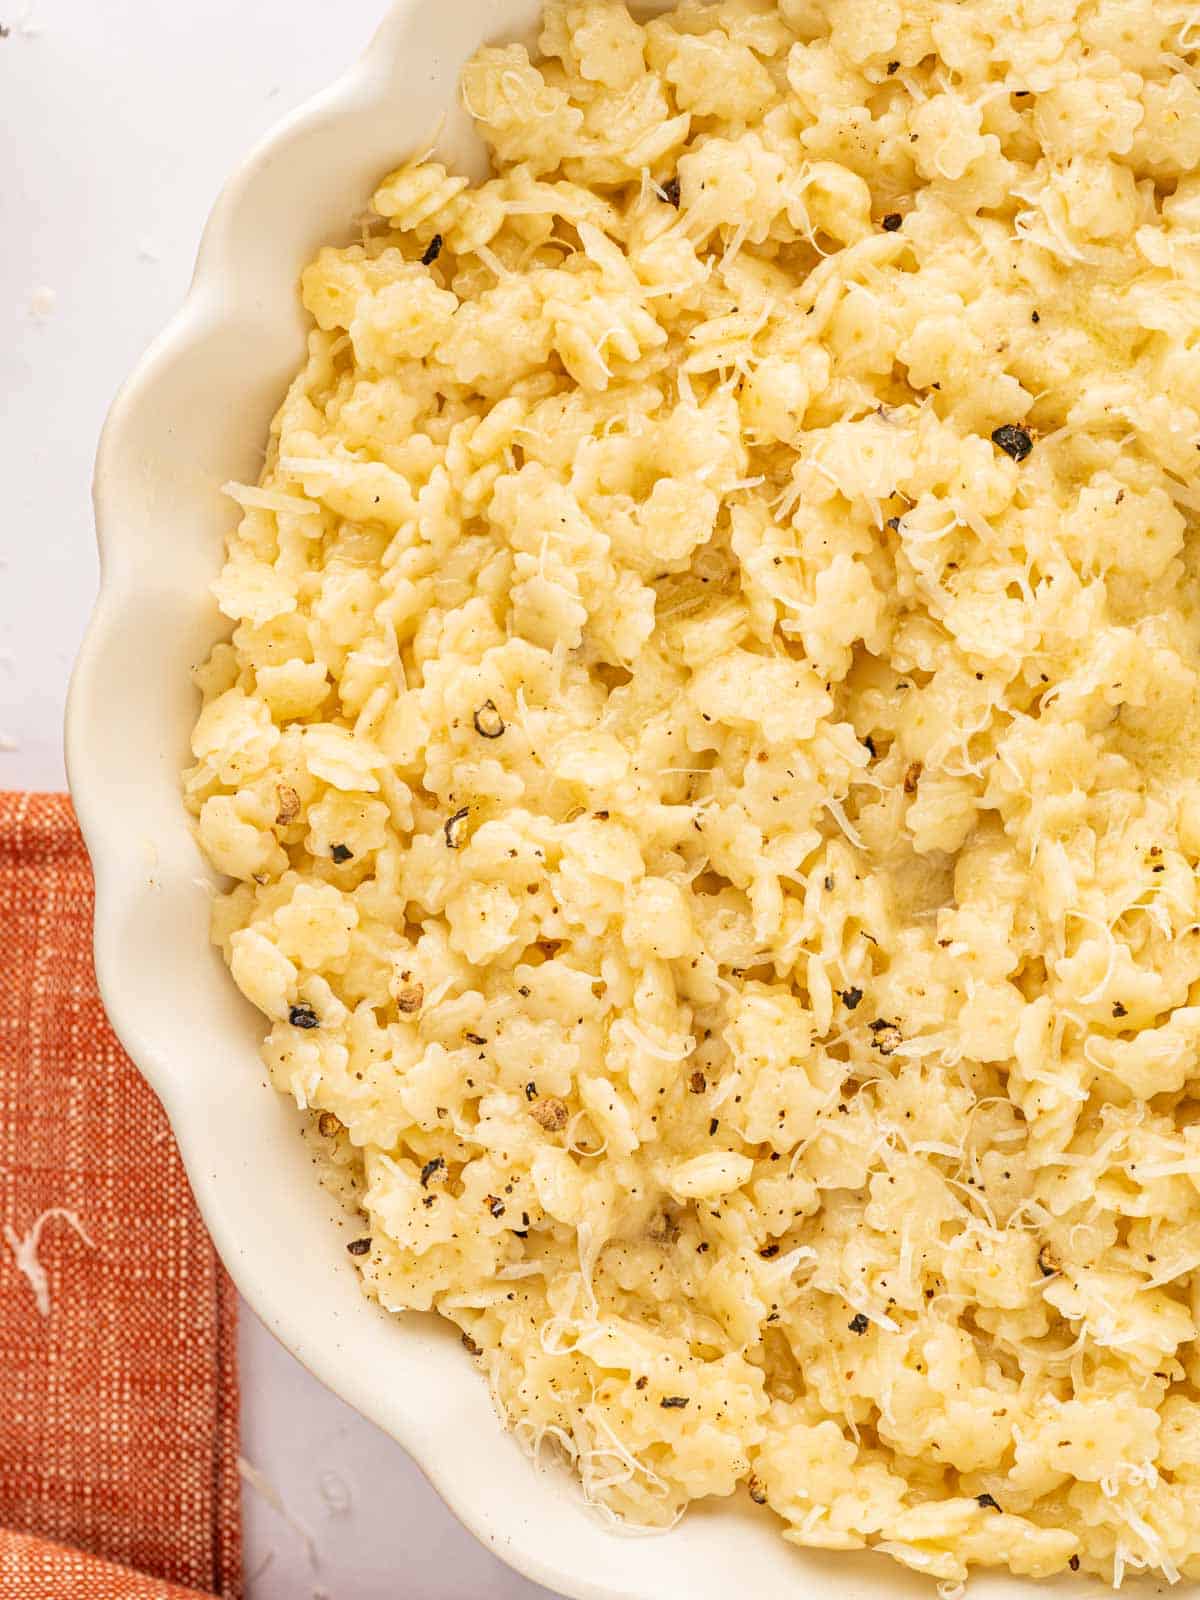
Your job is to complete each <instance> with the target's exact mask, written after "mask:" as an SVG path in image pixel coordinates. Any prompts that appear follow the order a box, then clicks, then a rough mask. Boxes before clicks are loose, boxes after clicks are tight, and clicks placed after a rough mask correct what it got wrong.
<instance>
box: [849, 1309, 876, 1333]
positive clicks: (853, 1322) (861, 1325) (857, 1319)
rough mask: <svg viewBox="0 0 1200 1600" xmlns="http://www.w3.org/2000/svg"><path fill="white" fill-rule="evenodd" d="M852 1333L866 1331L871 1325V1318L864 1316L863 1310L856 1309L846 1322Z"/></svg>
mask: <svg viewBox="0 0 1200 1600" xmlns="http://www.w3.org/2000/svg"><path fill="white" fill-rule="evenodd" d="M846 1326H847V1327H848V1328H849V1329H850V1332H851V1333H866V1331H867V1329H868V1328H869V1327H870V1326H871V1323H870V1320H869V1319H868V1318H867V1317H864V1316H863V1314H862V1312H861V1311H856V1312H855V1313H854V1315H853V1316H852V1317H851V1318H850V1321H849V1322H848V1323H847V1324H846Z"/></svg>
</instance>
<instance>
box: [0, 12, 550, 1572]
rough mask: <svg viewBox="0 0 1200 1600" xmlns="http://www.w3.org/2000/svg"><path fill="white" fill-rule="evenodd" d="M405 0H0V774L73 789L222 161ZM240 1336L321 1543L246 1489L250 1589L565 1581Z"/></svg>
mask: <svg viewBox="0 0 1200 1600" xmlns="http://www.w3.org/2000/svg"><path fill="white" fill-rule="evenodd" d="M444 3H447V4H452V3H453V0H444ZM383 10H384V0H339V3H337V4H329V3H328V0H34V3H33V4H32V5H30V4H29V0H0V24H2V25H4V26H6V27H7V28H8V29H9V35H8V37H7V38H0V173H2V177H0V486H2V489H3V500H2V502H0V504H2V508H3V509H2V510H0V788H9V789H37V788H41V789H60V788H63V787H65V781H66V780H65V774H64V772H63V765H62V753H61V725H62V711H63V700H64V695H65V692H66V686H67V678H68V675H69V672H70V666H71V661H72V659H73V656H74V653H75V649H76V647H77V644H78V642H79V638H80V635H81V633H82V630H83V626H84V623H85V621H86V618H87V614H88V610H89V608H90V606H91V603H92V598H93V595H94V592H95V586H96V558H95V553H94V546H93V535H92V520H91V506H90V502H89V480H90V475H91V466H92V457H93V454H94V451H95V445H96V438H97V435H98V433H99V429H100V425H101V422H102V421H103V418H104V414H105V412H106V410H107V408H108V405H109V402H110V400H111V398H112V396H113V393H114V392H115V390H116V388H117V386H118V385H119V383H120V382H121V380H122V379H123V378H124V376H125V375H126V373H127V372H128V371H129V370H130V368H131V367H132V366H133V364H134V362H135V361H136V360H137V357H138V356H139V355H140V353H141V351H142V350H143V348H144V347H145V346H146V344H147V343H148V342H149V341H150V339H151V338H152V337H153V336H154V335H155V334H156V333H157V332H158V330H159V329H160V328H161V327H162V326H163V324H164V323H165V322H166V320H167V318H168V317H169V316H170V314H171V312H172V311H173V310H174V308H175V306H176V305H177V304H178V302H179V301H180V299H181V298H182V296H183V294H184V291H185V289H186V287H187V283H188V279H189V277H190V274H191V265H192V260H193V257H194V255H195V250H196V245H197V242H198V239H199V235H200V230H201V227H202V226H203V223H204V219H205V217H206V215H207V213H208V210H209V207H210V205H211V203H212V201H213V199H214V198H215V196H216V194H217V191H218V189H219V188H220V186H221V183H222V182H223V180H224V178H225V177H226V176H227V175H228V173H229V172H230V171H231V170H232V168H233V167H234V166H235V165H236V163H237V161H238V159H239V158H240V156H241V155H242V154H243V153H244V152H245V151H246V150H247V149H248V148H249V146H250V145H251V144H253V143H254V142H255V141H256V140H257V138H258V137H259V135H260V134H261V133H263V132H264V131H265V130H266V129H267V128H268V127H269V126H270V125H271V124H272V123H273V122H274V121H276V120H277V119H278V118H279V117H280V116H281V115H282V114H283V113H284V112H285V111H286V110H288V109H290V108H291V107H292V106H294V105H296V104H298V103H299V102H300V101H301V100H303V99H304V98H306V97H307V96H308V95H309V94H310V93H312V92H313V91H315V90H317V89H319V88H321V87H322V86H323V85H324V84H325V83H327V82H329V81H330V80H331V79H332V78H333V77H334V76H335V75H336V74H337V73H338V72H339V71H340V70H341V69H342V67H343V66H344V65H346V64H347V63H348V62H349V61H350V60H351V59H352V58H353V57H354V56H355V55H357V54H358V52H359V51H360V49H361V48H362V47H363V46H364V45H365V43H366V42H367V40H368V38H369V36H370V34H371V33H372V32H373V30H374V27H375V25H376V23H377V22H378V21H379V19H380V17H381V15H382V13H383ZM397 153H398V155H400V154H404V153H405V152H403V151H398V152H397ZM163 533H164V537H168V538H169V537H170V529H169V528H165V529H164V530H163ZM241 1351H242V1389H243V1396H244V1398H243V1436H242V1448H243V1452H244V1454H245V1455H246V1457H247V1458H248V1459H249V1460H250V1461H251V1462H252V1463H253V1464H254V1465H255V1466H256V1467H258V1468H259V1469H261V1470H262V1471H263V1472H264V1473H265V1474H266V1475H267V1477H268V1478H269V1479H270V1480H271V1482H272V1483H273V1484H274V1485H275V1486H276V1487H277V1489H278V1491H279V1493H280V1494H281V1495H282V1498H283V1500H284V1502H285V1504H286V1506H287V1508H288V1510H289V1512H290V1513H291V1515H292V1516H293V1518H294V1519H295V1520H296V1522H298V1523H300V1524H302V1525H303V1526H304V1527H305V1528H306V1529H307V1530H308V1531H309V1532H310V1533H311V1535H312V1540H313V1546H314V1549H315V1552H316V1557H317V1561H316V1565H315V1566H314V1565H312V1564H311V1563H310V1560H309V1557H308V1555H307V1554H306V1550H305V1545H304V1541H303V1539H302V1537H301V1536H300V1535H299V1534H298V1533H297V1532H296V1531H295V1530H294V1529H293V1528H291V1527H289V1525H288V1524H287V1522H285V1521H284V1520H283V1519H282V1518H281V1517H280V1516H279V1515H278V1514H277V1513H276V1512H275V1511H274V1510H273V1509H271V1507H270V1506H269V1505H267V1504H265V1503H264V1501H263V1500H262V1498H261V1497H259V1496H258V1495H256V1494H254V1493H247V1494H246V1496H245V1512H246V1568H247V1572H248V1574H250V1575H251V1576H252V1580H253V1581H252V1582H251V1584H250V1596H251V1600H309V1597H318V1596H319V1597H328V1600H391V1597H393V1596H394V1597H404V1600H482V1597H485V1596H486V1597H488V1600H532V1597H535V1596H539V1595H544V1594H545V1591H544V1590H541V1589H538V1588H536V1587H535V1586H534V1585H532V1584H529V1583H526V1582H524V1581H523V1580H522V1579H520V1578H518V1577H517V1576H516V1575H515V1574H513V1573H511V1572H509V1571H508V1570H507V1569H506V1568H504V1567H503V1566H501V1565H500V1563H499V1562H498V1561H496V1559H495V1558H494V1557H493V1556H491V1555H490V1554H489V1553H488V1552H486V1551H485V1550H483V1549H482V1548H481V1547H480V1546H479V1545H477V1544H476V1543H475V1541H474V1540H473V1539H472V1538H471V1537H470V1535H469V1534H467V1533H465V1532H464V1531H463V1530H462V1529H461V1528H460V1527H459V1526H458V1524H457V1523H456V1522H455V1521H454V1519H453V1518H452V1517H451V1516H450V1514H449V1512H448V1511H446V1509H445V1508H444V1507H443V1505H442V1504H441V1502H440V1500H438V1499H437V1497H436V1496H435V1495H434V1493H433V1491H432V1490H431V1489H430V1488H429V1487H428V1485H427V1484H426V1483H425V1481H424V1479H423V1478H422V1477H421V1476H420V1474H419V1473H418V1471H417V1469H416V1468H415V1467H414V1466H413V1465H412V1463H411V1462H410V1461H409V1460H408V1459H407V1457H406V1456H405V1455H404V1454H403V1453H402V1452H401V1450H400V1449H399V1447H398V1446H396V1445H395V1444H393V1443H392V1442H391V1441H390V1440H388V1439H386V1438H384V1436H383V1435H382V1434H381V1433H379V1432H378V1430H376V1429H375V1428H374V1427H372V1426H371V1425H370V1424H368V1423H366V1422H364V1421H362V1419H361V1418H359V1417H357V1416H356V1415H355V1414H354V1413H352V1412H350V1411H349V1410H348V1409H347V1408H346V1407H345V1406H344V1405H342V1404H341V1402H340V1401H338V1400H335V1399H334V1398H333V1396H332V1395H330V1394H328V1393H327V1392H326V1391H325V1390H323V1389H321V1388H320V1387H319V1386H318V1385H317V1384H316V1383H315V1382H314V1381H313V1380H312V1379H310V1378H309V1377H308V1376H307V1374H306V1373H304V1372H303V1371H302V1370H301V1368H300V1367H299V1366H298V1365H297V1364H296V1363H295V1362H294V1361H293V1360H292V1359H291V1357H290V1356H288V1355H287V1354H286V1353H285V1352H284V1351H283V1350H282V1349H280V1348H279V1347H278V1346H277V1345H276V1344H275V1343H274V1341H273V1340H272V1339H271V1338H270V1337H269V1336H268V1335H267V1334H266V1333H265V1332H264V1331H263V1330H262V1329H261V1327H260V1326H259V1325H258V1324H257V1323H256V1322H255V1320H254V1318H253V1316H252V1314H251V1313H250V1312H249V1311H244V1313H243V1319H242V1332H241ZM331 1501H332V1502H334V1503H336V1504H338V1505H341V1504H342V1503H344V1502H347V1501H348V1506H347V1507H346V1509H341V1510H335V1509H334V1508H333V1506H332V1505H331V1503H330V1502H331ZM255 1574H257V1576H255Z"/></svg>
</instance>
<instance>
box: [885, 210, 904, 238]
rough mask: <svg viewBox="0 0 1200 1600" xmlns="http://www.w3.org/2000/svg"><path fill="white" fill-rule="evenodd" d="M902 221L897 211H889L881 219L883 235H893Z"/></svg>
mask: <svg viewBox="0 0 1200 1600" xmlns="http://www.w3.org/2000/svg"><path fill="white" fill-rule="evenodd" d="M903 221H904V218H903V217H902V216H901V215H900V213H899V212H898V211H889V212H888V214H887V216H886V217H884V219H883V231H884V233H895V232H896V230H897V229H898V228H899V226H900V224H901V223H902V222H903Z"/></svg>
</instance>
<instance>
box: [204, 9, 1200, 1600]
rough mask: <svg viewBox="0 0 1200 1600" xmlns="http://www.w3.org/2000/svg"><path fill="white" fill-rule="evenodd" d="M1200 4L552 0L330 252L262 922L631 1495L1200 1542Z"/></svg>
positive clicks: (289, 572) (272, 1046)
mask: <svg viewBox="0 0 1200 1600" xmlns="http://www.w3.org/2000/svg"><path fill="white" fill-rule="evenodd" d="M1198 43H1200V15H1198V14H1197V11H1196V8H1195V6H1193V5H1189V4H1183V3H1176V0H1017V3H1015V4H1014V3H1012V0H777V3H776V0H724V3H721V4H717V5H712V6H707V5H698V4H695V3H693V0H689V3H686V4H684V5H682V6H681V7H680V8H679V9H678V10H675V11H674V12H672V13H671V14H670V15H668V16H666V17H663V18H659V19H657V20H653V21H649V22H647V23H645V24H644V25H643V24H640V23H638V22H636V21H634V20H632V19H631V17H630V15H629V14H628V12H627V11H626V10H625V9H624V7H623V6H622V5H620V4H618V3H616V0H550V3H549V4H548V6H547V9H546V14H545V19H544V26H543V29H542V33H541V38H540V46H539V49H540V54H539V55H538V56H537V57H536V58H534V59H531V57H530V55H529V54H527V52H526V50H525V49H524V48H523V47H522V46H519V45H508V46H499V47H489V48H486V49H484V50H482V51H480V53H479V54H478V55H477V56H476V57H475V59H474V60H473V61H472V62H471V63H470V65H469V66H468V67H467V68H466V71H465V75H464V79H463V96H464V100H465V103H466V105H467V107H468V109H469V110H470V112H471V113H472V114H473V115H474V117H475V118H476V120H477V123H478V127H479V131H480V133H481V134H482V136H483V138H484V139H485V140H486V142H487V145H488V147H489V150H490V153H491V156H492V158H493V164H494V165H493V170H494V173H495V176H493V177H492V178H490V179H489V180H488V181H487V182H485V183H483V184H482V185H480V186H478V187H472V186H471V185H470V184H469V183H468V182H467V180H466V179H464V178H461V177H456V176H455V175H453V174H452V173H451V172H448V171H447V170H446V169H445V168H444V167H443V166H441V165H439V164H437V162H435V161H432V160H431V161H423V162H420V163H417V164H414V165H409V166H405V167H402V168H401V169H400V170H399V171H397V172H395V173H393V174H392V175H391V176H390V177H389V178H387V179H386V181H385V182H384V183H383V185H382V187H381V188H380V189H379V191H378V194H377V195H376V198H375V213H376V218H375V221H374V223H373V224H372V225H371V226H370V227H369V228H368V230H367V233H366V235H365V237H364V241H363V243H362V244H361V245H355V246H353V247H351V248H348V249H328V250H324V251H322V252H321V254H320V256H319V257H318V259H317V260H316V262H315V263H314V264H313V265H312V266H310V267H309V268H308V270H307V271H306V272H305V274H304V279H303V294H304V301H305V304H306V306H307V308H308V310H309V312H310V313H311V315H312V318H313V322H314V326H313V330H312V332H311V334H310V336H309V345H308V361H307V365H306V366H305V367H304V369H303V371H302V372H301V373H300V374H299V376H298V377H297V378H296V380H295V382H294V384H293V385H292V388H291V390H290V392H289V394H288V397H287V399H286V401H285V402H284V404H283V406H282V408H281V409H280V411H279V414H278V417H277V418H276V421H275V425H274V428H273V432H272V438H271V444H270V449H269V453H268V458H267V464H266V469H265V471H264V474H263V477H262V481H261V485H260V486H259V487H258V488H235V489H234V491H233V492H234V493H235V495H236V496H237V497H238V498H239V499H240V500H241V503H242V507H243V511H244V515H243V517H242V520H241V523H240V525H239V527H238V528H237V531H236V532H235V533H234V534H233V535H232V537H231V539H230V544H229V558H228V562H227V564H226V566H225V569H224V571H223V573H222V576H221V578H220V580H219V582H218V583H217V585H216V593H217V597H218V600H219V602H220V605H221V608H222V610H223V611H224V613H225V614H226V616H228V617H229V619H230V620H231V622H232V624H233V626H234V631H233V634H232V638H231V640H230V641H229V642H226V643H222V644H219V645H218V646H217V647H216V649H215V651H214V653H213V655H212V658H211V660H210V661H209V662H208V663H207V665H205V666H204V667H203V668H202V669H200V671H199V672H198V674H197V679H198V682H199V685H200V688H201V690H202V691H203V695H204V709H203V712H202V714H201V716H200V719H199V722H198V724H197V726H196V730H195V734H194V738H193V750H194V755H195V761H196V764H195V765H194V766H193V767H192V768H191V769H190V771H189V772H188V774H187V778H186V792H187V798H188V802H189V805H190V806H191V808H192V809H193V811H194V812H195V814H196V816H197V818H198V829H199V836H200V840H201V842H202V844H203V847H204V849H205V850H206V851H207V853H208V855H209V858H210V859H211V861H212V862H213V864H214V866H215V867H216V868H217V869H218V870H219V871H220V872H222V873H226V874H228V875H229V876H230V877H231V878H234V879H236V880H238V882H237V885H236V887H234V888H233V890H232V892H231V893H229V894H227V895H226V896H224V897H223V898H222V899H221V900H220V901H219V904H218V907H217V912H216V923H215V937H216V938H217V940H218V941H219V943H220V945H221V947H222V949H223V950H224V952H225V955H226V957H227V959H228V961H229V964H230V967H231V969H232V972H233V975H234V977H235V979H236V980H237V982H238V984H239V985H240V986H241V988H242V990H243V991H244V992H245V994H246V995H247V996H249V998H250V999H251V1000H252V1001H253V1002H254V1003H255V1004H256V1005H257V1006H259V1007H260V1008H261V1009H262V1011H263V1012H264V1013H265V1014H266V1016H267V1017H268V1018H269V1019H270V1033H269V1035H268V1037H267V1041H266V1045H265V1054H266V1059H267V1062H268V1063H269V1066H270V1069H271V1072H272V1074H273V1077H274V1080H275V1082H276V1083H277V1085H278V1086H279V1088H280V1089H281V1090H284V1091H286V1092H288V1093H290V1094H291V1095H294V1096H295V1098H296V1100H297V1101H298V1102H299V1104H300V1105H301V1106H302V1107H309V1108H312V1110H313V1111H314V1112H318V1113H320V1117H319V1122H315V1123H314V1128H313V1132H312V1138H313V1139H314V1141H315V1143H316V1145H317V1147H318V1149H319V1151H320V1152H321V1154H322V1156H323V1157H327V1158H328V1160H329V1161H330V1162H331V1163H332V1165H333V1167H334V1168H335V1169H336V1170H337V1171H338V1172H340V1173H341V1174H342V1176H343V1180H344V1182H345V1184H346V1186H347V1188H348V1191H349V1192H351V1193H352V1195H353V1197H354V1201H355V1203H356V1204H357V1205H359V1206H361V1209H362V1211H363V1212H364V1213H365V1217H366V1219H367V1220H365V1221H364V1222H362V1224H361V1225H360V1226H359V1228H358V1230H357V1233H360V1234H361V1235H362V1238H361V1239H359V1238H358V1237H357V1234H356V1236H355V1237H354V1239H353V1251H354V1253H355V1255H356V1256H357V1258H358V1260H359V1262H360V1264H361V1266H362V1269H363V1274H364V1280H365V1284H366V1287H367V1289H368V1290H369V1292H370V1293H371V1294H373V1295H374V1296H376V1297H377V1298H378V1299H379V1301H380V1302H381V1303H382V1304H383V1305H384V1306H386V1307H387V1308H389V1309H391V1310H395V1311H398V1312H399V1311H404V1310H407V1309H410V1308H417V1309H427V1308H434V1309H436V1310H437V1311H439V1312H440V1313H441V1314H442V1315H443V1316H445V1317H448V1318H450V1319H452V1320H453V1321H454V1322H455V1323H457V1324H458V1325H459V1327H460V1328H461V1329H462V1330H463V1334H464V1340H465V1342H466V1343H467V1346H468V1349H469V1350H470V1351H471V1352H472V1353H473V1354H475V1355H476V1356H477V1358H478V1362H479V1365H480V1366H481V1368H482V1369H483V1370H484V1371H485V1372H486V1375H487V1378H488V1379H489V1381H490V1383H491V1386H492V1390H493V1392H494V1395H495V1398H496V1401H497V1403H498V1405H499V1407H500V1408H501V1410H502V1412H503V1414H504V1415H505V1417H506V1418H507V1419H508V1420H509V1422H510V1423H511V1424H512V1426H513V1427H514V1428H515V1429H516V1431H517V1433H518V1435H519V1436H520V1437H521V1439H522V1440H523V1441H524V1442H525V1443H527V1444H528V1445H529V1447H530V1448H531V1449H532V1450H534V1451H535V1452H536V1451H539V1450H540V1449H541V1448H542V1446H543V1445H545V1446H547V1447H554V1448H556V1449H557V1450H558V1451H560V1452H562V1453H564V1454H565V1455H566V1456H568V1457H569V1458H570V1459H571V1460H572V1461H573V1462H574V1463H575V1466H576V1468H577V1470H578V1472H579V1475H580V1477H581V1479H582V1483H583V1487H584V1490H585V1491H586V1493H587V1495H588V1496H589V1498H590V1499H591V1500H592V1501H593V1502H595V1503H596V1504H598V1505H600V1506H602V1507H604V1508H607V1509H608V1510H609V1511H611V1512H613V1513H615V1514H618V1515H620V1516H623V1517H627V1518H630V1519H632V1520H634V1521H636V1522H639V1523H648V1524H652V1525H664V1524H667V1523H669V1522H670V1521H671V1520H672V1519H673V1518H674V1517H676V1516H677V1515H678V1514H679V1513H680V1512H681V1511H682V1509H683V1507H684V1506H685V1505H686V1504H687V1503H688V1502H689V1501H690V1500H693V1499H697V1498H700V1497H704V1496H720V1495H729V1494H731V1493H732V1492H733V1491H734V1490H735V1488H736V1487H737V1486H738V1485H739V1484H748V1486H749V1491H750V1494H751V1496H752V1497H753V1498H754V1499H755V1500H756V1501H758V1502H759V1503H760V1504H765V1505H766V1506H767V1507H769V1508H770V1511H771V1512H773V1513H774V1514H775V1515H776V1516H777V1517H778V1518H779V1519H781V1520H780V1527H781V1528H782V1530H783V1532H784V1537H786V1538H788V1539H791V1540H793V1541H795V1542H797V1543H799V1544H803V1545H816V1546H823V1547H826V1548H833V1549H852V1548H856V1547H861V1546H873V1547H876V1548H878V1549H880V1550H882V1551H885V1552H887V1553H888V1554H890V1555H892V1556H894V1557H895V1558H896V1559H897V1560H899V1561H901V1562H904V1563H905V1564H906V1565H908V1566H910V1567H914V1568H916V1569H918V1570H919V1571H921V1572H924V1573H927V1574H929V1575H931V1576H932V1577H934V1578H937V1579H939V1580H942V1582H943V1584H944V1585H947V1586H951V1587H952V1586H953V1585H955V1584H957V1583H958V1582H960V1581H961V1580H962V1579H963V1577H964V1576H965V1574H966V1571H967V1568H968V1565H969V1564H973V1563H983V1564H998V1565H1002V1566H1008V1567H1009V1568H1011V1569H1012V1570H1013V1571H1014V1572H1017V1573H1021V1574H1032V1575H1034V1576H1043V1575H1046V1574H1049V1573H1052V1572H1054V1571H1057V1570H1058V1569H1060V1568H1063V1567H1066V1566H1068V1565H1070V1566H1072V1567H1080V1566H1082V1567H1083V1568H1084V1569H1085V1570H1087V1571H1089V1572H1093V1573H1096V1574H1100V1575H1102V1576H1103V1577H1105V1578H1115V1579H1116V1580H1117V1581H1119V1580H1120V1578H1121V1576H1122V1575H1123V1573H1125V1572H1127V1571H1130V1570H1133V1569H1137V1568H1142V1567H1147V1568H1151V1569H1155V1570H1157V1571H1158V1572H1160V1573H1161V1574H1164V1575H1165V1576H1166V1577H1167V1578H1174V1577H1175V1576H1177V1575H1178V1574H1180V1573H1182V1574H1185V1575H1188V1576H1191V1577H1200V1399H1198V1397H1197V1396H1198V1391H1197V1387H1196V1385H1197V1384H1198V1383H1200V1353H1198V1351H1197V1346H1196V1338H1197V1317H1198V1315H1200V1194H1198V1192H1197V1190H1198V1188H1200V1096H1198V1094H1197V1089H1196V1084H1197V1079H1198V1077H1200V1054H1198V1049H1200V920H1198V919H1200V905H1198V895H1197V888H1196V869H1197V860H1198V858H1200V712H1198V705H1197V689H1198V686H1200V677H1198V671H1200V606H1198V600H1200V542H1198V540H1197V513H1198V511H1200V490H1198V489H1197V487H1196V468H1197V465H1198V464H1200V454H1198V451H1200V176H1197V168H1198V166H1200V86H1198V85H1200V58H1198V54H1197V44H1198ZM766 1514H767V1513H765V1512H764V1515H766Z"/></svg>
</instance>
